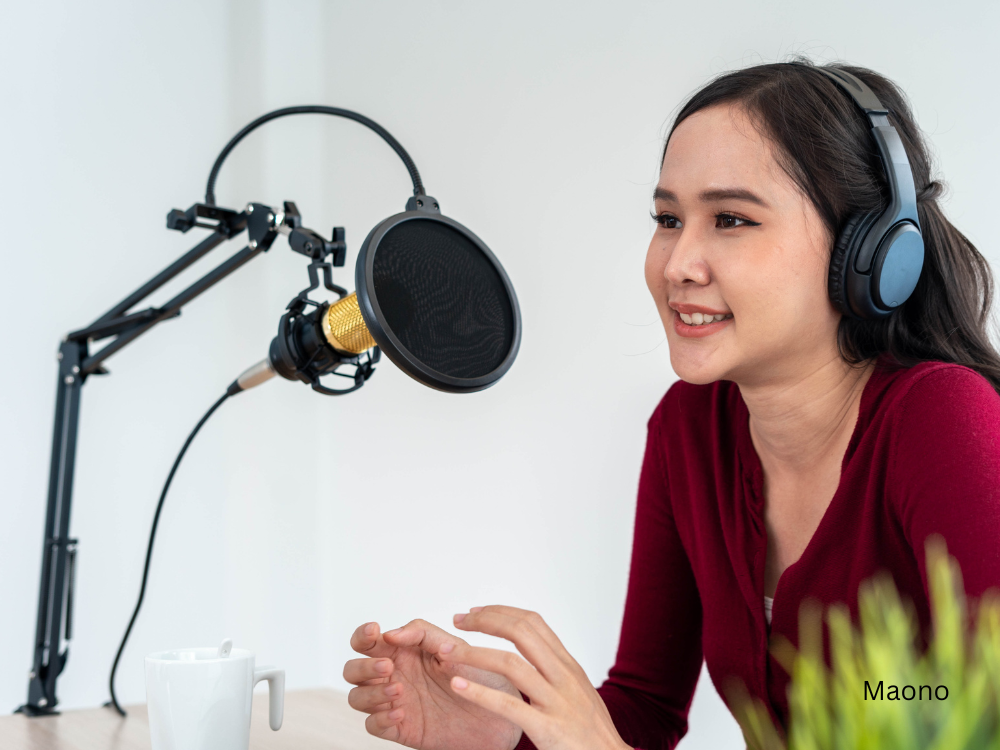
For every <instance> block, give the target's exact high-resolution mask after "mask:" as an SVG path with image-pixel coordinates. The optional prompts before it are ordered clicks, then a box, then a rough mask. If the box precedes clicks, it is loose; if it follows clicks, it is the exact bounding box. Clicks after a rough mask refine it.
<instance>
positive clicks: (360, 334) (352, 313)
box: [323, 292, 375, 354]
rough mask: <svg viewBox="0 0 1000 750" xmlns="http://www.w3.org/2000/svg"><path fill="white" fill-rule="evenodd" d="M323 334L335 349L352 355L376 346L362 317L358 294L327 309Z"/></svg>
mask: <svg viewBox="0 0 1000 750" xmlns="http://www.w3.org/2000/svg"><path fill="white" fill-rule="evenodd" d="M323 334H324V335H325V336H326V340H327V341H329V342H330V346H332V347H333V348H334V349H337V350H338V351H342V352H348V353H350V354H361V352H364V351H367V350H369V349H371V348H372V347H373V346H375V339H373V338H372V335H371V334H370V333H369V332H368V326H366V325H365V320H364V318H362V317H361V310H360V309H359V308H358V295H357V293H356V292H351V293H350V294H348V295H347V296H346V297H344V299H342V300H340V301H338V302H334V303H333V304H332V305H330V307H329V308H327V311H326V314H325V315H324V316H323Z"/></svg>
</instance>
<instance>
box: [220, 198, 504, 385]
mask: <svg viewBox="0 0 1000 750" xmlns="http://www.w3.org/2000/svg"><path fill="white" fill-rule="evenodd" d="M355 287H356V292H355V293H353V294H350V295H347V296H344V297H343V298H342V299H340V300H339V301H336V302H334V303H332V304H330V305H326V304H321V305H317V306H315V307H314V308H313V309H311V310H310V311H308V312H306V311H305V310H304V309H303V308H302V307H301V306H298V307H297V306H296V300H293V301H292V303H291V304H290V305H289V310H288V311H287V312H286V313H285V314H284V315H283V316H282V318H281V321H280V323H279V325H278V335H277V336H275V337H274V339H273V340H272V342H271V346H270V349H269V352H268V357H267V358H266V359H265V360H263V361H262V362H260V363H258V364H257V365H254V366H253V367H251V368H250V369H248V370H247V371H246V372H244V373H243V374H242V375H240V377H239V378H237V380H236V381H234V382H233V384H232V385H231V386H230V391H231V392H232V393H237V392H239V391H241V390H246V389H247V388H252V387H253V386H255V385H259V384H260V383H263V382H265V381H266V380H268V379H270V378H271V377H273V376H274V375H280V376H282V377H283V378H286V379H288V380H301V381H303V382H306V383H309V384H311V385H312V387H313V389H314V390H318V391H320V392H323V393H331V394H336V393H342V392H349V391H351V390H355V389H356V388H357V387H360V385H361V384H363V382H364V381H365V380H367V378H368V377H370V375H371V372H372V371H373V370H374V368H373V366H372V365H373V364H374V363H375V362H377V361H378V357H379V354H380V353H382V352H384V353H385V354H386V356H387V357H388V358H389V359H390V360H391V361H392V362H393V363H394V364H395V365H396V366H397V367H399V368H400V369H401V370H403V372H405V373H406V374H407V375H409V376H410V377H412V378H414V379H415V380H417V381H418V382H420V383H423V384H424V385H427V386H429V387H431V388H435V389H437V390H441V391H446V392H449V393H469V392H473V391H480V390H483V389H484V388H488V387H490V386H491V385H493V384H494V383H496V382H497V381H498V380H499V379H500V378H501V377H503V375H504V374H505V373H506V372H507V371H508V370H509V369H510V366H511V365H512V364H513V362H514V358H515V357H516V356H517V352H518V349H519V347H520V342H521V315H520V309H519V307H518V303H517V297H516V295H515V294H514V288H513V286H512V285H511V283H510V280H509V278H508V277H507V274H506V272H505V271H504V269H503V267H502V266H501V265H500V262H499V261H498V260H497V258H496V256H494V255H493V253H492V252H491V251H490V249H489V248H488V247H487V246H486V244H485V243H484V242H483V241H482V240H481V239H480V238H479V237H477V236H476V235H475V234H474V233H473V232H472V231H470V230H469V229H468V228H466V227H464V226H463V225H462V224H460V223H458V222H457V221H455V220H454V219H450V218H448V217H446V216H444V215H442V214H441V212H440V207H439V205H438V202H437V200H435V199H434V198H432V197H430V196H427V195H416V196H414V197H412V198H410V199H409V201H408V202H407V205H406V210H405V211H404V212H403V213H399V214H396V215H395V216H391V217H389V218H388V219H386V220H384V221H383V222H381V223H380V224H378V225H377V226H376V227H375V228H374V229H372V230H371V232H369V233H368V236H367V237H366V238H365V241H364V243H363V244H362V246H361V249H360V251H359V252H358V259H357V264H356V266H355ZM300 297H301V295H300ZM345 364H347V365H353V366H354V368H355V372H354V375H353V376H352V377H354V379H355V386H354V387H353V388H349V389H346V390H343V391H338V390H331V389H328V388H325V387H324V386H320V385H319V378H320V377H321V376H323V375H325V374H328V373H334V374H340V373H336V370H337V369H338V368H339V367H340V366H341V365H345Z"/></svg>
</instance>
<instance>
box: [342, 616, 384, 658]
mask: <svg viewBox="0 0 1000 750" xmlns="http://www.w3.org/2000/svg"><path fill="white" fill-rule="evenodd" d="M351 648H353V649H354V650H355V651H357V652H358V653H359V654H364V655H365V656H391V655H392V652H393V650H394V649H393V647H392V646H389V645H388V644H387V643H386V642H385V641H384V640H383V639H382V638H380V637H379V627H378V623H377V622H366V623H365V624H364V625H361V626H360V627H358V629H357V630H355V631H354V633H352V634H351Z"/></svg>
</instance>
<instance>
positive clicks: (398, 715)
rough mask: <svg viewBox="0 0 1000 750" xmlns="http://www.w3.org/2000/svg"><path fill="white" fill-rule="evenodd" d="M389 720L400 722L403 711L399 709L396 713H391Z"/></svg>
mask: <svg viewBox="0 0 1000 750" xmlns="http://www.w3.org/2000/svg"><path fill="white" fill-rule="evenodd" d="M389 718H390V719H392V720H393V721H399V720H400V719H402V718H403V709H401V708H397V709H396V710H395V711H390V712H389Z"/></svg>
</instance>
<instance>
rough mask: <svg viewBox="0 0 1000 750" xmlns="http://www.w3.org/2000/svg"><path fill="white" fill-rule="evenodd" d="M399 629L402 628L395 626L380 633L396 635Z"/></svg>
mask: <svg viewBox="0 0 1000 750" xmlns="http://www.w3.org/2000/svg"><path fill="white" fill-rule="evenodd" d="M400 630H402V628H396V629H395V630H387V631H386V632H384V633H382V635H397V634H398V633H399V631H400Z"/></svg>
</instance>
